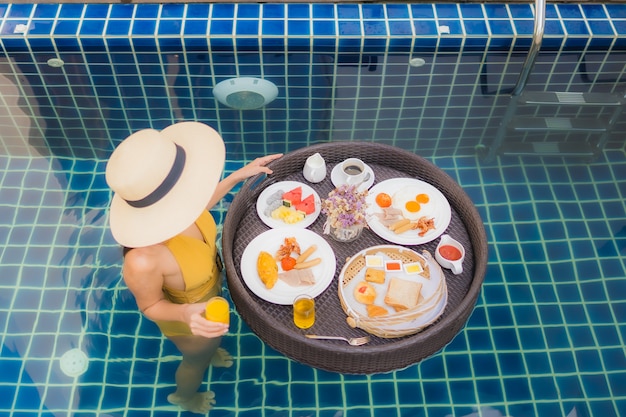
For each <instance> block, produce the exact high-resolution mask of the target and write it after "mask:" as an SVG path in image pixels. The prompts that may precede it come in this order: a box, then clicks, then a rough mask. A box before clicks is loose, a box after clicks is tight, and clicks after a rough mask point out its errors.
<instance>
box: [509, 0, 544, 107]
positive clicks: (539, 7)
mask: <svg viewBox="0 0 626 417" xmlns="http://www.w3.org/2000/svg"><path fill="white" fill-rule="evenodd" d="M545 27H546V0H535V27H534V30H533V42H532V44H531V45H530V49H529V50H528V55H526V60H525V61H524V65H523V66H522V71H521V72H520V75H519V78H518V79H517V84H515V87H514V88H513V91H512V92H511V95H512V96H519V95H520V94H522V91H524V88H526V83H527V82H528V77H529V76H530V72H531V71H532V69H533V67H534V66H535V60H536V59H537V54H538V53H539V49H540V48H541V43H542V41H543V34H544V31H545Z"/></svg>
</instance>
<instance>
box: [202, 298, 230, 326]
mask: <svg viewBox="0 0 626 417" xmlns="http://www.w3.org/2000/svg"><path fill="white" fill-rule="evenodd" d="M205 317H206V319H207V320H210V321H215V322H218V323H225V324H228V323H229V322H230V306H229V305H228V301H226V299H225V298H224V297H211V298H210V299H209V301H207V303H206V314H205Z"/></svg>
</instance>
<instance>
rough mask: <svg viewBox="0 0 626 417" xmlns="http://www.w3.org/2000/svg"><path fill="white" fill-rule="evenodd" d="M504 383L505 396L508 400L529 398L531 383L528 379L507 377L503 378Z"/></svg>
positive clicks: (516, 400)
mask: <svg viewBox="0 0 626 417" xmlns="http://www.w3.org/2000/svg"><path fill="white" fill-rule="evenodd" d="M502 383H503V385H504V396H505V398H506V399H507V401H510V402H519V401H524V399H525V398H529V395H530V384H529V381H528V379H526V378H505V379H503V381H502ZM516 414H517V413H516ZM513 415H515V414H513ZM517 415H519V414H517Z"/></svg>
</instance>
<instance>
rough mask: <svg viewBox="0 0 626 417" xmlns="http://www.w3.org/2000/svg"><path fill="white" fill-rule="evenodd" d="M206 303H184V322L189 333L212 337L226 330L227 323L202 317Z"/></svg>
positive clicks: (221, 334)
mask: <svg viewBox="0 0 626 417" xmlns="http://www.w3.org/2000/svg"><path fill="white" fill-rule="evenodd" d="M205 308H206V303H195V304H186V310H187V311H186V318H187V320H186V322H187V324H188V325H189V328H190V329H191V333H193V334H194V335H196V336H203V337H206V338H214V337H220V336H223V335H224V334H226V333H227V332H228V324H224V323H218V322H215V321H209V320H207V319H206V318H204V311H205Z"/></svg>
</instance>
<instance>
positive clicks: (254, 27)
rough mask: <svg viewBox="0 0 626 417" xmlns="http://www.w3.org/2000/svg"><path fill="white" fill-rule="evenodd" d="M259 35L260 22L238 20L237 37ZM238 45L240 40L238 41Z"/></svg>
mask: <svg viewBox="0 0 626 417" xmlns="http://www.w3.org/2000/svg"><path fill="white" fill-rule="evenodd" d="M258 33H259V21H257V20H237V26H236V32H235V34H236V35H237V36H241V35H257V34H258ZM237 44H240V43H239V40H237Z"/></svg>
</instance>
